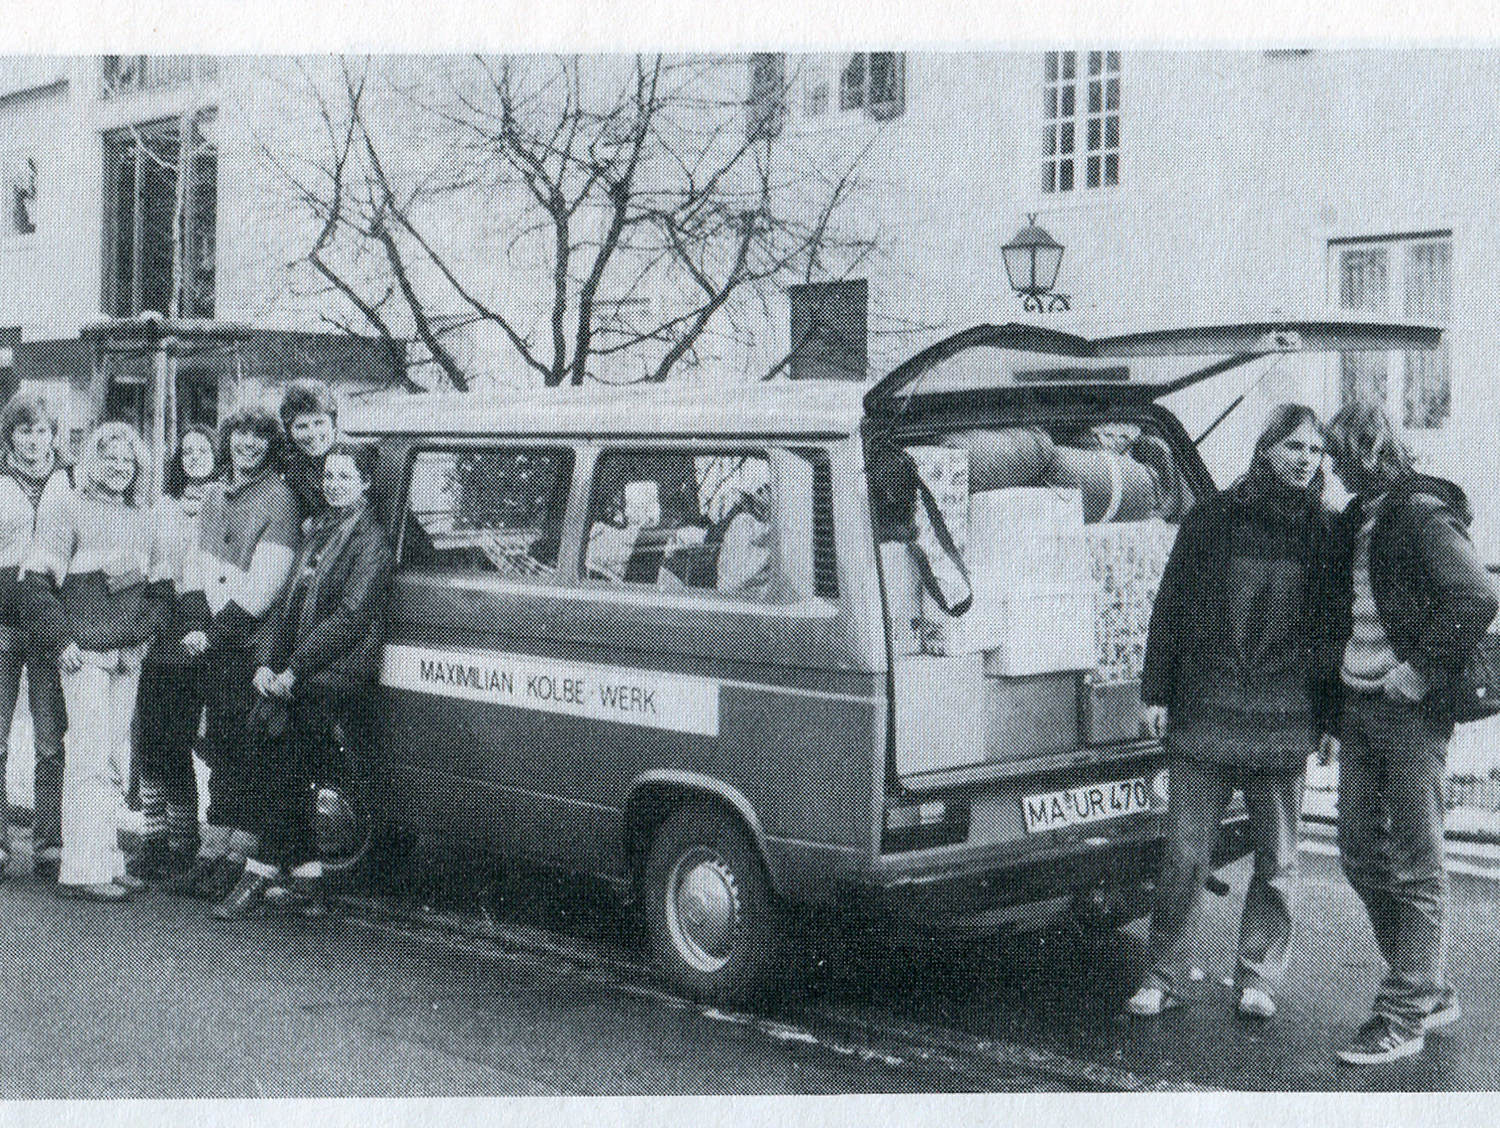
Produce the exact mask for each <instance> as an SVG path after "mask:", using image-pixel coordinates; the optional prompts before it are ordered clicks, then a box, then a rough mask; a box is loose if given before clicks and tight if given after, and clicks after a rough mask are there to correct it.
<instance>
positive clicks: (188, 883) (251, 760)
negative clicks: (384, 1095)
mask: <svg viewBox="0 0 1500 1128" xmlns="http://www.w3.org/2000/svg"><path fill="white" fill-rule="evenodd" d="M57 436H58V423H57V418H56V415H55V414H54V413H53V411H52V409H51V408H50V406H49V405H48V404H47V402H46V401H45V399H43V398H42V397H40V396H38V395H35V394H30V393H20V394H18V395H17V396H16V397H14V398H13V399H12V401H11V402H10V404H9V405H7V407H6V408H5V411H4V413H3V415H0V439H3V442H4V444H5V466H4V472H3V474H0V585H3V586H0V713H3V721H0V756H3V755H4V749H5V747H6V745H7V743H8V740H7V738H8V733H9V726H10V720H11V715H12V713H13V711H14V706H15V703H16V698H17V696H18V693H19V685H20V679H21V672H22V670H23V669H24V671H25V675H26V684H27V686H28V693H29V698H30V705H31V715H32V720H33V728H34V732H35V744H36V785H35V797H34V815H33V826H32V843H33V850H34V872H35V873H36V874H37V875H38V876H39V877H40V878H41V879H42V880H52V879H54V878H55V880H56V883H57V886H56V887H57V891H58V893H59V895H61V896H65V897H75V898H83V899H87V900H92V901H100V902H120V901H125V900H128V899H130V897H131V896H132V895H133V894H135V893H136V892H138V891H140V890H142V889H145V888H146V887H147V886H148V885H150V884H152V883H157V882H159V883H163V884H164V885H165V887H167V888H169V889H172V890H174V891H176V892H181V893H185V894H190V895H195V896H200V897H204V898H208V899H211V900H213V901H214V902H215V904H214V908H213V910H212V911H213V914H214V915H215V916H217V917H220V918H225V919H233V918H236V917H242V916H245V915H247V914H249V913H250V912H251V911H253V910H254V909H255V908H256V907H257V906H258V905H259V903H260V902H261V901H262V899H267V900H273V901H279V902H280V903H282V904H284V905H286V906H288V907H291V908H300V909H302V910H304V911H307V912H317V911H320V908H321V905H322V871H321V862H320V861H319V859H318V857H317V850H316V842H315V833H314V827H313V822H314V818H313V800H312V793H313V789H314V788H315V786H316V784H317V783H319V782H323V783H332V782H336V781H342V780H343V779H344V777H345V775H346V774H347V772H348V769H349V765H347V764H346V763H344V762H343V759H344V756H345V749H347V748H351V747H358V746H359V744H358V741H359V740H360V739H361V737H360V733H361V732H362V731H363V730H364V729H365V727H366V725H367V724H368V713H369V692H368V691H369V688H370V685H371V683H372V682H373V680H374V677H375V675H376V672H377V666H378V658H379V652H380V644H381V641H382V639H381V630H382V615H381V613H380V612H381V609H382V605H383V603H384V598H385V592H386V590H387V588H388V585H389V580H390V569H391V564H392V552H391V548H390V545H389V541H388V538H387V536H386V534H385V532H384V530H383V529H382V528H381V526H380V524H379V522H378V521H377V520H376V519H375V517H374V515H373V514H372V512H371V511H370V508H369V506H368V505H367V504H366V501H367V494H368V490H369V486H370V480H371V471H372V457H373V451H372V450H371V449H369V448H367V447H362V446H358V445H354V444H350V443H347V442H344V441H342V440H341V439H340V438H339V435H338V431H337V406H336V404H335V401H334V398H333V395H332V392H331V390H330V389H329V388H328V387H327V386H326V385H324V384H322V383H321V382H319V381H311V380H309V381H294V382H293V383H291V384H290V385H288V387H287V389H286V392H285V394H284V396H283V399H282V403H281V407H280V412H279V418H278V415H277V414H273V413H272V412H271V411H269V410H268V409H266V408H263V407H254V406H252V407H243V408H240V409H238V410H236V411H235V412H233V413H232V414H231V415H230V416H229V417H228V418H226V419H225V420H224V421H223V423H222V425H221V426H220V427H219V428H218V430H217V433H214V432H211V431H209V430H206V429H202V428H196V427H190V428H188V429H187V430H186V431H184V433H183V434H182V436H181V439H180V441H179V445H178V448H177V450H176V451H175V452H174V453H173V455H172V458H171V461H170V463H169V465H168V466H167V468H166V470H165V473H164V475H163V489H162V495H163V496H161V498H160V499H159V500H155V501H153V498H152V496H151V494H152V490H151V477H152V475H151V470H152V466H151V462H150V458H151V456H150V452H149V450H148V449H147V447H146V444H145V443H144V442H143V441H142V440H141V437H140V435H139V434H138V433H137V432H136V431H135V430H134V428H132V427H131V426H129V425H128V424H125V423H119V422H108V423H104V424H101V425H100V426H98V427H96V428H95V429H94V430H93V432H92V433H91V434H89V435H88V437H87V438H86V439H85V441H84V443H83V448H82V451H81V453H80V456H79V458H78V460H77V464H76V465H74V466H64V465H63V463H62V460H61V458H60V456H59V453H58V443H57ZM195 750H196V751H197V753H198V754H199V755H200V756H201V757H202V759H203V760H204V761H205V762H206V763H207V765H208V767H209V769H210V774H209V778H208V811H207V815H206V818H205V819H204V820H203V821H202V823H201V824H200V820H199V796H198V785H197V777H196V774H195V772H194V764H193V755H194V752H195ZM132 766H133V767H134V768H135V770H136V773H137V777H138V778H137V781H136V783H137V786H138V799H139V803H140V807H141V834H140V837H139V846H138V849H137V850H136V852H135V853H134V854H133V856H131V857H128V858H127V857H126V855H125V853H124V852H123V851H122V849H121V846H120V838H119V827H120V824H121V821H122V817H121V816H122V813H123V811H124V807H125V803H126V798H127V791H128V790H129V788H130V783H131V768H132ZM0 768H3V762H0ZM6 839H7V840H8V834H7V835H6ZM5 860H7V857H6V855H4V854H3V853H0V868H3V864H4V862H5Z"/></svg>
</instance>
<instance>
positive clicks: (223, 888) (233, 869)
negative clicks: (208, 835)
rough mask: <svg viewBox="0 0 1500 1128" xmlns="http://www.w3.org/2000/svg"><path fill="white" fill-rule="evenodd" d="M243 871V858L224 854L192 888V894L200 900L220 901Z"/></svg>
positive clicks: (231, 888)
mask: <svg viewBox="0 0 1500 1128" xmlns="http://www.w3.org/2000/svg"><path fill="white" fill-rule="evenodd" d="M244 872H245V859H244V858H237V857H235V856H234V855H233V854H226V855H224V857H222V858H220V859H219V860H218V861H216V862H215V863H214V867H213V869H212V870H211V871H210V872H209V874H208V876H207V877H206V878H204V879H203V880H202V881H200V882H199V883H198V884H197V886H196V887H195V888H194V889H193V893H192V895H193V896H194V897H197V898H198V899H199V900H200V901H222V900H223V899H224V898H225V897H227V896H229V894H230V892H231V891H232V890H233V889H234V887H235V885H236V884H237V883H238V882H239V880H240V875H241V874H243V873H244Z"/></svg>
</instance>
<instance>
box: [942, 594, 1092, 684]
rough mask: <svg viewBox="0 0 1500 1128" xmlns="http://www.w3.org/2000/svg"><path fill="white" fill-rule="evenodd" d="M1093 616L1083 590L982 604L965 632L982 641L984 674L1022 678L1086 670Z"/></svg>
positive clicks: (1090, 659) (1088, 665) (1090, 604)
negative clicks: (978, 616)
mask: <svg viewBox="0 0 1500 1128" xmlns="http://www.w3.org/2000/svg"><path fill="white" fill-rule="evenodd" d="M978 610H979V606H978V603H977V602H976V604H975V611H978ZM973 613H974V612H973V611H971V612H970V614H973ZM1095 618H1096V614H1095V610H1094V593H1093V592H1092V591H1091V590H1089V589H1087V588H1083V589H1079V590H1077V591H1054V592H1043V593H1040V594H1038V595H1034V596H1027V597H1019V596H1018V597H1016V598H1012V599H1007V600H1002V601H997V602H992V603H987V604H986V605H985V609H984V614H983V616H982V617H981V618H980V619H979V620H976V622H975V623H973V624H971V625H970V628H969V630H970V635H971V637H974V638H978V639H980V640H982V641H983V643H984V645H983V646H982V649H983V650H984V672H985V673H986V674H988V675H990V676H992V677H1024V676H1026V675H1028V674H1044V673H1054V672H1059V671H1064V670H1088V669H1091V668H1092V667H1093V664H1094V659H1095V655H1096V654H1097V642H1096V639H1095V627H1094V623H1095Z"/></svg>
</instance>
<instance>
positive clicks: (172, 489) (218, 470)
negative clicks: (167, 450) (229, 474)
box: [161, 423, 224, 498]
mask: <svg viewBox="0 0 1500 1128" xmlns="http://www.w3.org/2000/svg"><path fill="white" fill-rule="evenodd" d="M189 435H202V436H203V437H204V438H205V439H207V440H208V446H209V449H210V450H212V451H213V452H214V472H213V473H212V474H210V475H209V480H210V481H211V480H213V479H214V478H218V477H220V476H222V472H223V469H224V467H223V466H222V464H221V463H220V462H219V443H218V436H217V435H215V434H214V432H213V429H212V428H211V427H205V426H203V425H202V424H201V423H194V424H192V425H191V426H189V427H184V428H183V429H182V436H181V438H179V439H178V440H177V449H176V450H174V451H173V452H172V458H171V461H169V462H168V463H167V469H166V471H165V473H164V475H163V477H162V485H161V492H162V493H164V494H166V495H167V496H168V497H176V498H180V497H181V496H182V494H183V491H184V490H186V489H187V487H188V481H189V479H188V476H187V471H186V470H184V469H183V468H182V444H183V441H184V440H185V439H186V438H187V437H188V436H189Z"/></svg>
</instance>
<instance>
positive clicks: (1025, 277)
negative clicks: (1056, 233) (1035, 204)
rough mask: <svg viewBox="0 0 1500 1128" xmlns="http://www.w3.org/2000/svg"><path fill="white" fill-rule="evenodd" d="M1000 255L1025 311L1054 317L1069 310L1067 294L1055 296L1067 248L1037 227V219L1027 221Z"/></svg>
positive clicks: (1029, 217)
mask: <svg viewBox="0 0 1500 1128" xmlns="http://www.w3.org/2000/svg"><path fill="white" fill-rule="evenodd" d="M1000 253H1001V254H1003V255H1004V256H1005V276H1006V277H1007V278H1008V279H1009V280H1010V288H1011V289H1012V290H1014V291H1015V292H1016V293H1018V294H1020V295H1021V308H1022V309H1024V310H1026V311H1027V312H1029V313H1042V312H1044V311H1045V312H1047V313H1051V312H1053V311H1055V310H1066V309H1068V308H1069V306H1068V295H1067V294H1054V293H1053V292H1052V287H1053V286H1055V285H1056V284H1057V272H1058V269H1059V268H1060V267H1061V266H1062V257H1063V245H1062V244H1061V243H1059V242H1058V241H1057V240H1056V239H1054V238H1052V236H1051V235H1048V234H1047V232H1046V231H1044V230H1042V228H1040V227H1038V226H1037V225H1036V216H1035V215H1028V216H1027V217H1026V226H1025V227H1023V228H1021V230H1019V231H1017V232H1016V235H1015V238H1013V239H1012V240H1011V241H1010V242H1009V243H1006V244H1005V246H1003V247H1001V248H1000ZM1044 299H1045V301H1044Z"/></svg>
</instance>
